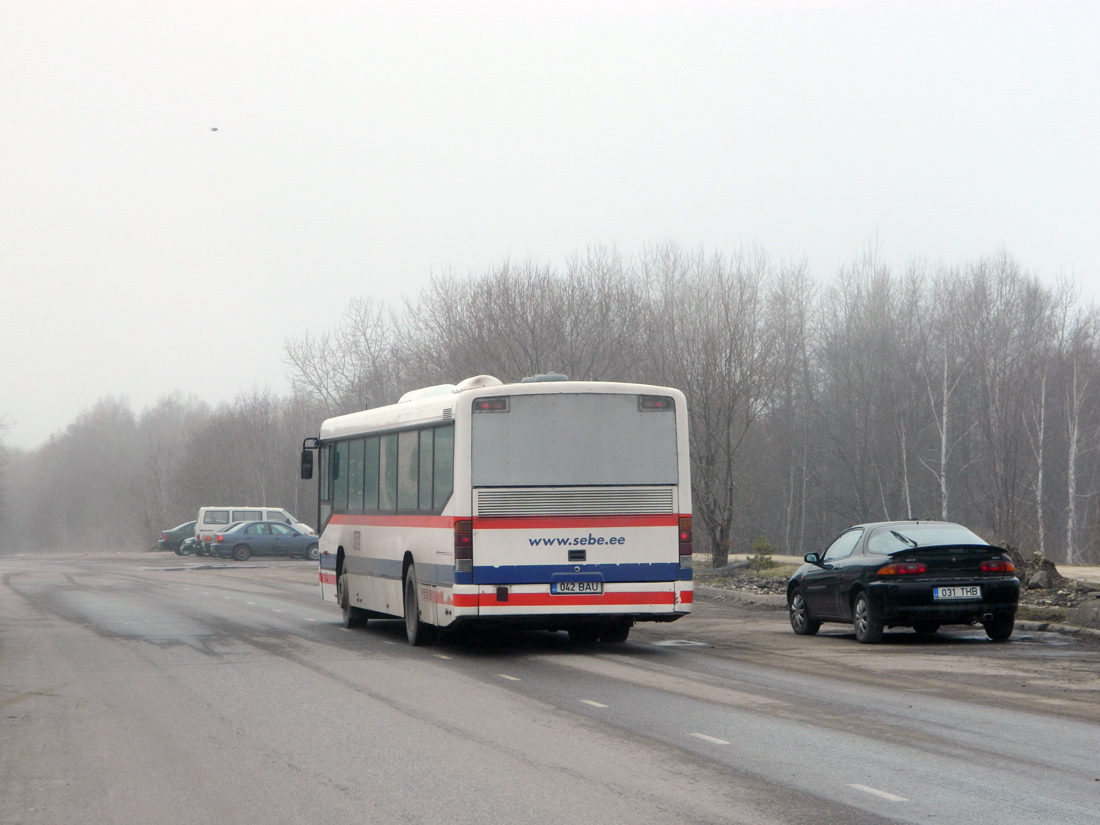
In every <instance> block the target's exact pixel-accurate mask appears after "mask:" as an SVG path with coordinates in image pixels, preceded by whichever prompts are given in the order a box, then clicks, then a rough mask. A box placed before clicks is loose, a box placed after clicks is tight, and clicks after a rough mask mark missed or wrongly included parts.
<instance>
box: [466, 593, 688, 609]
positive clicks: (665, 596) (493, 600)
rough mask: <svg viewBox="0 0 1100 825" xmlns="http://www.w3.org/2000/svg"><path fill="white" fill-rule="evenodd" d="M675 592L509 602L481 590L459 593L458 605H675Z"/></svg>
mask: <svg viewBox="0 0 1100 825" xmlns="http://www.w3.org/2000/svg"><path fill="white" fill-rule="evenodd" d="M674 595H675V594H673V593H669V592H656V593H638V592H626V593H623V592H617V593H604V594H603V595H602V596H554V595H551V594H550V593H516V592H515V591H512V592H510V593H509V594H508V601H506V602H501V601H497V594H496V593H480V594H470V595H458V594H455V607H550V606H553V605H578V606H586V607H594V606H598V605H604V604H632V605H647V604H661V605H665V604H673V602H674Z"/></svg>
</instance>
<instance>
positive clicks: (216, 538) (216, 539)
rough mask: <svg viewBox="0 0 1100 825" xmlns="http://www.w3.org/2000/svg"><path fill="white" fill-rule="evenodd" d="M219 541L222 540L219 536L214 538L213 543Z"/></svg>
mask: <svg viewBox="0 0 1100 825" xmlns="http://www.w3.org/2000/svg"><path fill="white" fill-rule="evenodd" d="M221 540H222V537H221V536H220V535H217V536H214V541H221Z"/></svg>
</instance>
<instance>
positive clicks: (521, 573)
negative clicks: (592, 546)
mask: <svg viewBox="0 0 1100 825" xmlns="http://www.w3.org/2000/svg"><path fill="white" fill-rule="evenodd" d="M578 568H579V569H578ZM689 572H690V571H689ZM681 574H682V571H681V570H680V564H679V563H678V562H665V563H660V564H523V565H509V566H507V567H488V566H486V567H474V573H473V576H472V577H471V576H470V574H469V573H465V574H463V573H456V574H455V584H541V583H543V582H549V581H552V580H554V579H555V578H571V579H573V580H574V581H577V580H580V581H605V582H667V581H677V580H679V579H680V576H681ZM459 576H464V577H465V578H466V580H465V581H463V580H462V579H460V578H459Z"/></svg>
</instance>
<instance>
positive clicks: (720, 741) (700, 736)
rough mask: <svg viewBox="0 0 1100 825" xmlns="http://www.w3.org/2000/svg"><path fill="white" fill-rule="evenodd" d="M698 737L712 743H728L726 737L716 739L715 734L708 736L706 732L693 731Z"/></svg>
mask: <svg viewBox="0 0 1100 825" xmlns="http://www.w3.org/2000/svg"><path fill="white" fill-rule="evenodd" d="M691 735H692V736H694V737H695V738H696V739H702V740H703V741H704V742H710V743H711V744H712V745H728V744H729V742H727V741H726V740H725V739H716V738H715V737H713V736H707V735H706V734H705V733H693V734H691Z"/></svg>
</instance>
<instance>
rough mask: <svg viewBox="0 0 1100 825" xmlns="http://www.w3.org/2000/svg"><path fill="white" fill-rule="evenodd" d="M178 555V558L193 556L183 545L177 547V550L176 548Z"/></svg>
mask: <svg viewBox="0 0 1100 825" xmlns="http://www.w3.org/2000/svg"><path fill="white" fill-rule="evenodd" d="M176 555H177V556H190V555H191V551H190V550H188V549H187V548H186V547H184V546H183V545H182V544H181V545H180V546H179V547H177V548H176Z"/></svg>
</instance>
